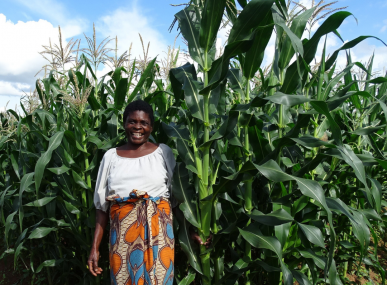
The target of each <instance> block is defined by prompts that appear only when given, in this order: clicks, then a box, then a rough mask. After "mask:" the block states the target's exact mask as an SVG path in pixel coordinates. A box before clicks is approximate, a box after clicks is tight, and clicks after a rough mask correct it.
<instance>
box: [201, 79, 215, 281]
mask: <svg viewBox="0 0 387 285" xmlns="http://www.w3.org/2000/svg"><path fill="white" fill-rule="evenodd" d="M207 85H208V72H207V71H205V72H204V86H207ZM209 100H210V94H205V95H204V136H203V143H206V142H208V141H209V139H210V120H209ZM209 167H210V147H206V148H205V149H204V150H203V168H202V174H203V175H202V178H201V179H200V180H199V183H200V187H199V189H200V192H199V199H200V200H202V199H204V198H205V197H207V196H208V186H209V185H208V178H209V175H208V173H209ZM212 208H213V207H212ZM211 212H213V211H211ZM211 212H210V213H207V211H206V210H205V209H203V208H201V212H200V215H201V222H202V228H201V229H200V232H201V234H200V237H201V238H202V240H203V241H206V240H207V238H208V237H209V236H210V224H211V219H209V217H211ZM200 253H201V256H200V258H201V263H202V269H203V279H202V281H203V284H205V285H210V284H211V271H210V266H211V262H210V260H211V259H210V253H209V252H207V248H206V247H205V246H204V245H201V246H200Z"/></svg>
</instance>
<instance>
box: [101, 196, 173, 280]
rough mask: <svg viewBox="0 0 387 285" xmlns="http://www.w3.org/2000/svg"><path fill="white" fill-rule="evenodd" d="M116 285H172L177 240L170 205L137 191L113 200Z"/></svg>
mask: <svg viewBox="0 0 387 285" xmlns="http://www.w3.org/2000/svg"><path fill="white" fill-rule="evenodd" d="M106 200H107V201H111V207H110V248H109V257H110V278H111V284H112V285H155V284H157V285H172V284H173V278H174V256H175V252H174V251H175V239H174V235H173V228H172V211H171V206H170V203H169V201H168V200H167V199H165V198H163V197H156V198H152V197H150V196H149V195H148V194H147V193H146V192H144V191H138V190H133V191H132V192H131V193H130V194H129V197H124V198H122V197H119V196H117V195H115V196H109V197H107V198H106Z"/></svg>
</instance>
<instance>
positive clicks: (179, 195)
mask: <svg viewBox="0 0 387 285" xmlns="http://www.w3.org/2000/svg"><path fill="white" fill-rule="evenodd" d="M172 193H173V196H174V197H175V198H176V199H177V200H178V201H179V202H180V206H179V208H180V210H182V212H183V213H184V217H185V218H186V219H187V220H188V221H189V222H190V223H191V224H192V225H193V226H195V227H197V228H200V225H199V223H198V221H197V219H196V217H197V212H196V205H195V203H194V201H195V199H194V197H195V195H194V191H193V189H192V187H191V185H190V184H189V175H188V171H187V169H186V168H185V165H184V164H183V163H178V164H177V165H176V167H175V172H174V175H173V180H172Z"/></svg>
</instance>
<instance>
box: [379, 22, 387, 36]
mask: <svg viewBox="0 0 387 285" xmlns="http://www.w3.org/2000/svg"><path fill="white" fill-rule="evenodd" d="M386 30H387V20H383V27H382V28H381V29H380V32H382V33H383V32H385V31H386Z"/></svg>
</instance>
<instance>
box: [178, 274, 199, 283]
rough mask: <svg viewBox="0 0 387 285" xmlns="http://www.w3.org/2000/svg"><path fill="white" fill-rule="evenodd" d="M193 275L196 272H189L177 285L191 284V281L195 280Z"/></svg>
mask: <svg viewBox="0 0 387 285" xmlns="http://www.w3.org/2000/svg"><path fill="white" fill-rule="evenodd" d="M195 276H196V273H192V272H189V273H188V275H187V276H186V277H184V278H183V279H182V280H181V281H180V282H179V283H178V285H188V284H191V283H192V281H194V280H195Z"/></svg>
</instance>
